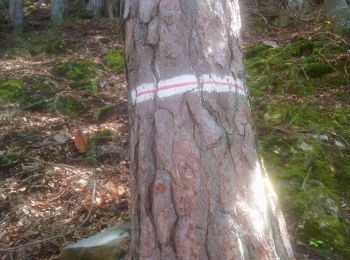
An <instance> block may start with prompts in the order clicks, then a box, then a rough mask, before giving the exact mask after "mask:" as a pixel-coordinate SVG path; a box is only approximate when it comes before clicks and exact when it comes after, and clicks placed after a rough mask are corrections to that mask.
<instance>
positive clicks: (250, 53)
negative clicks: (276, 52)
mask: <svg viewBox="0 0 350 260" xmlns="http://www.w3.org/2000/svg"><path fill="white" fill-rule="evenodd" d="M267 49H269V47H268V46H266V45H264V44H258V45H256V46H253V47H251V48H249V49H247V50H246V51H245V54H244V56H245V57H246V58H248V59H249V58H253V57H255V56H257V55H258V54H259V53H262V52H264V51H266V50H267Z"/></svg>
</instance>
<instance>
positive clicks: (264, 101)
mask: <svg viewBox="0 0 350 260" xmlns="http://www.w3.org/2000/svg"><path fill="white" fill-rule="evenodd" d="M346 50H347V46H345V45H344V44H343V43H341V42H337V41H331V42H329V41H327V40H325V39H322V38H317V39H306V38H302V37H295V38H294V40H293V41H292V42H291V43H290V44H288V45H285V46H280V47H277V48H274V49H273V48H269V47H267V46H264V45H256V46H253V47H251V48H249V49H247V50H246V52H245V57H246V61H245V67H246V72H247V82H248V86H249V88H250V94H251V104H252V111H253V117H254V119H255V123H256V126H257V130H258V139H259V151H260V154H261V156H262V157H263V158H264V161H265V166H266V168H267V170H268V172H269V174H270V177H271V178H272V180H273V182H274V183H275V187H276V190H277V193H278V194H279V195H280V198H281V203H282V205H283V207H284V209H285V213H286V214H287V215H288V216H289V217H291V218H292V219H294V220H296V222H297V223H296V224H295V225H294V227H293V229H294V232H295V233H296V234H297V238H296V239H298V240H300V241H301V242H303V243H304V244H305V245H307V246H313V247H315V244H314V243H312V241H314V240H315V239H316V240H317V241H322V242H321V244H322V246H320V248H318V250H325V251H327V252H331V253H333V254H339V255H342V256H349V254H350V249H349V243H350V240H349V237H350V228H349V221H350V220H349V218H347V217H344V215H343V214H342V213H341V212H342V205H341V203H340V202H341V201H342V202H344V201H347V202H349V201H350V192H349V190H350V159H349V158H350V147H349V144H350V105H349V103H348V102H346V100H349V98H350V97H349V96H348V94H347V92H346V91H345V89H346V85H347V84H348V82H349V80H350V79H349V78H348V75H347V71H349V67H350V63H349V61H348V60H347V59H343V58H341V57H342V56H343V55H347V54H346ZM344 101H345V102H344ZM343 206H344V205H343ZM347 207H348V206H347ZM310 241H311V242H310ZM321 244H320V245H321Z"/></svg>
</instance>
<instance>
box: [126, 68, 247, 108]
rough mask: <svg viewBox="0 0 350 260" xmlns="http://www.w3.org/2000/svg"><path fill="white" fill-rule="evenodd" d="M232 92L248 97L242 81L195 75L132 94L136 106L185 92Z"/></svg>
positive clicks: (144, 86)
mask: <svg viewBox="0 0 350 260" xmlns="http://www.w3.org/2000/svg"><path fill="white" fill-rule="evenodd" d="M190 91H191V92H192V93H193V92H200V91H203V92H208V93H210V92H217V93H224V92H231V93H236V94H238V95H242V96H246V95H247V92H246V89H245V87H244V84H243V82H242V81H241V80H235V79H234V78H233V77H231V76H225V77H220V76H216V75H202V76H201V78H200V79H198V78H197V77H196V76H195V75H181V76H177V77H174V78H170V79H166V80H161V81H160V82H159V83H158V86H157V85H156V84H155V83H145V84H142V85H139V86H137V87H136V88H135V89H134V90H133V91H132V92H131V98H132V101H133V102H134V103H136V104H138V103H142V102H145V101H148V100H152V99H154V98H156V97H157V98H166V97H171V96H174V95H178V94H183V93H185V92H190Z"/></svg>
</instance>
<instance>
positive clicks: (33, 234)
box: [0, 9, 129, 259]
mask: <svg viewBox="0 0 350 260" xmlns="http://www.w3.org/2000/svg"><path fill="white" fill-rule="evenodd" d="M46 11H47V10H45V9H43V10H38V11H37V12H36V13H34V14H32V16H29V19H32V20H29V21H28V31H27V32H26V33H24V34H23V35H21V36H19V37H13V36H12V34H11V32H10V31H6V30H5V31H4V32H3V33H2V34H1V36H0V37H1V38H0V42H1V44H0V48H1V50H0V55H1V56H0V84H1V87H0V96H1V97H2V98H3V99H6V100H5V101H8V102H4V103H2V104H1V106H0V129H1V130H0V259H55V258H57V256H58V254H59V253H60V249H61V248H62V247H63V246H65V245H68V244H70V243H73V242H76V241H78V240H80V239H82V238H85V237H87V236H89V235H92V234H96V233H98V232H100V231H101V230H104V229H106V228H108V227H111V226H113V225H115V224H116V223H118V222H119V221H120V220H121V219H125V218H126V217H127V212H128V200H127V192H128V172H129V161H128V158H127V157H128V138H129V137H128V114H127V87H126V82H125V77H124V73H123V64H122V69H121V70H120V64H119V63H118V62H119V61H120V60H119V58H120V57H119V56H118V55H119V52H118V50H119V49H120V48H121V47H122V43H121V38H120V34H119V30H118V24H117V22H116V21H115V20H110V19H80V18H74V17H73V18H71V19H70V20H68V21H67V22H66V23H65V25H64V26H63V27H62V28H61V29H58V30H56V29H49V30H48V29H47V27H45V26H42V24H45V23H48V19H49V17H48V15H49V12H46ZM118 66H119V67H118ZM109 67H110V68H109ZM5 90H6V91H5ZM12 101H16V102H12ZM83 139H86V142H85V141H84V140H83Z"/></svg>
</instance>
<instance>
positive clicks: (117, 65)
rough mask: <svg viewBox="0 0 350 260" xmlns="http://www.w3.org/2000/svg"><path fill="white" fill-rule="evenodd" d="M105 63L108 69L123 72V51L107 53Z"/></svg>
mask: <svg viewBox="0 0 350 260" xmlns="http://www.w3.org/2000/svg"><path fill="white" fill-rule="evenodd" d="M105 63H106V66H107V67H108V68H110V69H113V70H115V71H116V72H118V73H122V72H123V71H124V56H123V50H121V49H117V50H111V51H109V52H108V53H107V54H106V56H105Z"/></svg>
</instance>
